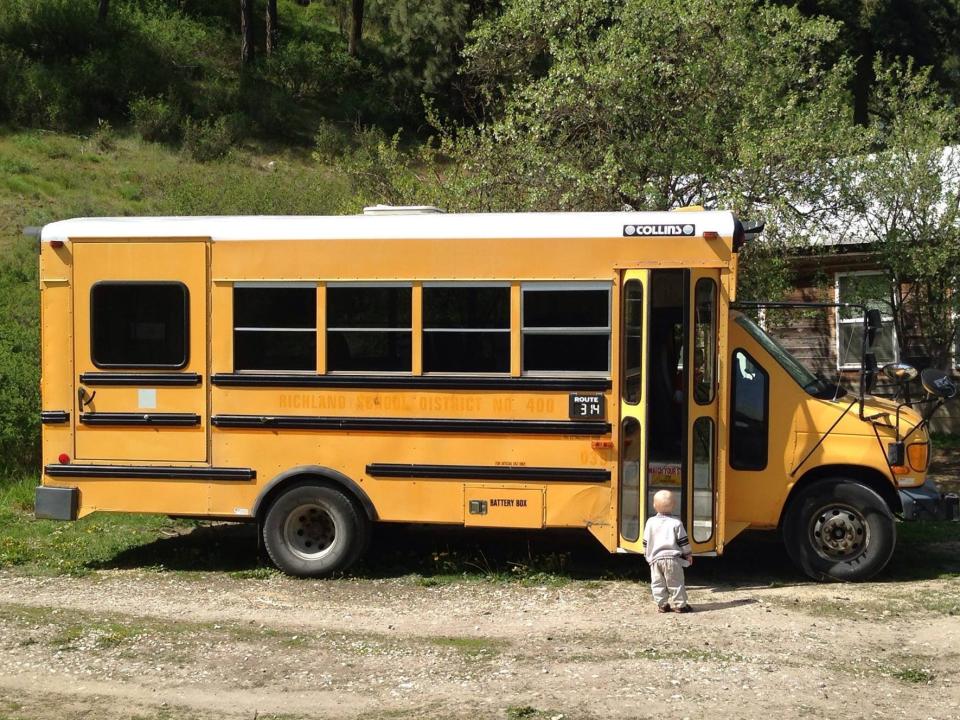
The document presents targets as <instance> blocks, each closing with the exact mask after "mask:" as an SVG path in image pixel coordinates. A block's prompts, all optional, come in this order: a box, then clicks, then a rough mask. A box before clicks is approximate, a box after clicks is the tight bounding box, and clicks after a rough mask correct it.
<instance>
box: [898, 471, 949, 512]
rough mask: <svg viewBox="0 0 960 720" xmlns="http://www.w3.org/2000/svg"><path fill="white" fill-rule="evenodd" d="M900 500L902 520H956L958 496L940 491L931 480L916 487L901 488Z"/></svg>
mask: <svg viewBox="0 0 960 720" xmlns="http://www.w3.org/2000/svg"><path fill="white" fill-rule="evenodd" d="M900 502H901V504H902V505H903V519H904V520H956V519H960V518H958V512H957V506H958V497H957V495H956V494H954V493H941V492H940V491H939V490H938V489H937V486H936V485H934V484H933V481H932V480H927V481H926V482H925V483H924V484H923V485H921V486H920V487H918V488H902V489H901V490H900Z"/></svg>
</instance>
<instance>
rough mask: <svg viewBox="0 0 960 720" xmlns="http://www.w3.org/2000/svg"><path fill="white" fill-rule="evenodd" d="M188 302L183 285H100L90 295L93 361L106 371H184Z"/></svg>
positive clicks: (186, 356)
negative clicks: (107, 369)
mask: <svg viewBox="0 0 960 720" xmlns="http://www.w3.org/2000/svg"><path fill="white" fill-rule="evenodd" d="M189 300H190V294H189V292H188V291H187V287H186V285H184V284H183V283H178V282H101V283H97V284H96V285H94V286H93V288H91V290H90V324H91V328H90V334H91V338H90V355H91V359H92V360H93V364H94V365H96V366H97V367H102V368H133V367H143V368H181V367H184V366H185V365H186V364H187V360H188V357H189V330H188V325H187V323H188V321H187V318H188V317H189Z"/></svg>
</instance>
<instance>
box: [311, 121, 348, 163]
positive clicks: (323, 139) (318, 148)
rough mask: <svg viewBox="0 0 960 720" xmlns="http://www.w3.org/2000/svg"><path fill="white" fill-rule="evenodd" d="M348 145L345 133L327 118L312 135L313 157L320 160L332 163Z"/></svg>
mask: <svg viewBox="0 0 960 720" xmlns="http://www.w3.org/2000/svg"><path fill="white" fill-rule="evenodd" d="M349 145H350V141H349V138H348V137H347V136H346V133H344V132H343V130H341V129H340V128H338V127H337V125H336V124H335V123H333V122H331V121H329V120H324V121H323V122H321V123H320V125H319V126H318V127H317V132H316V133H315V134H314V136H313V147H314V157H315V158H316V159H317V160H319V161H320V162H324V163H331V164H332V163H333V162H335V161H336V159H337V158H339V157H340V156H341V155H343V153H344V151H345V150H346V149H347V148H348V147H349Z"/></svg>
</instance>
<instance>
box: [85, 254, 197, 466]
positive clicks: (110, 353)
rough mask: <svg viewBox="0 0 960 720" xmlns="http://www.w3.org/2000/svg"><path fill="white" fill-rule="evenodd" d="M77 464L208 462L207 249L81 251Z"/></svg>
mask: <svg viewBox="0 0 960 720" xmlns="http://www.w3.org/2000/svg"><path fill="white" fill-rule="evenodd" d="M72 246H73V253H74V258H73V267H74V274H73V288H74V297H73V304H74V326H73V333H74V342H73V348H74V367H75V368H76V378H75V379H76V386H75V388H74V402H75V405H74V412H73V414H72V415H73V417H72V419H73V421H74V428H75V431H76V432H75V438H76V447H75V449H74V452H75V456H76V459H77V460H80V461H95V462H104V463H108V464H136V463H137V462H141V461H143V462H150V463H151V464H163V463H185V462H194V463H196V462H204V461H206V460H208V456H207V418H208V413H207V392H206V385H205V383H204V381H203V378H204V377H205V376H206V371H207V244H206V242H205V241H204V240H170V241H149V240H147V241H144V240H138V241H122V240H121V241H111V242H106V241H103V242H101V241H83V240H77V241H74V242H73V244H72Z"/></svg>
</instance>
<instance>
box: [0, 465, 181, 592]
mask: <svg viewBox="0 0 960 720" xmlns="http://www.w3.org/2000/svg"><path fill="white" fill-rule="evenodd" d="M36 484H37V483H36V480H35V479H34V478H22V479H20V480H18V481H16V482H13V483H7V484H3V485H0V568H9V567H17V568H18V569H19V570H20V571H21V572H27V573H36V574H68V575H82V574H85V573H88V572H90V570H91V568H93V567H97V566H98V565H100V564H102V563H106V562H108V561H110V560H111V559H112V558H115V557H116V556H117V555H118V554H120V553H122V552H124V551H126V550H129V549H130V548H134V547H137V546H140V545H143V544H146V543H150V542H152V541H153V540H155V539H156V538H157V537H158V535H160V533H161V532H163V531H167V532H181V531H186V530H188V529H189V528H190V527H192V523H187V522H184V521H174V520H170V519H169V518H167V517H164V516H156V515H129V514H113V513H98V514H95V515H91V516H89V517H86V518H83V519H81V520H78V521H77V522H72V523H65V522H56V521H51V520H36V519H34V517H33V514H32V511H33V492H34V488H35V487H36Z"/></svg>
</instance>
